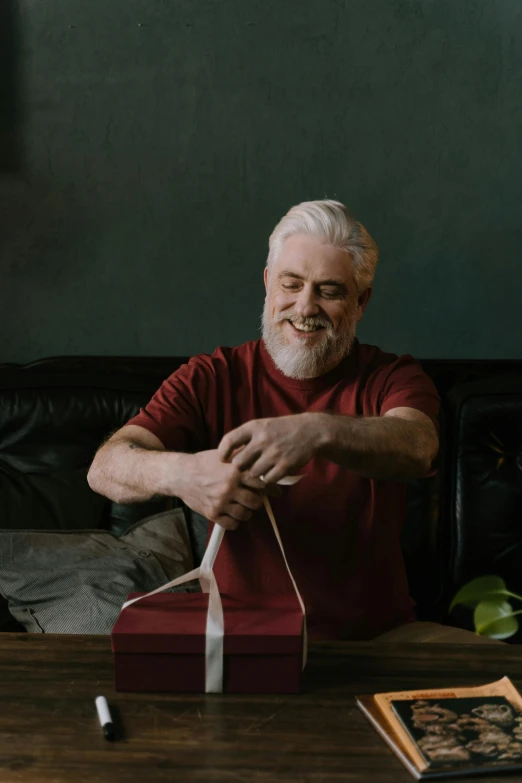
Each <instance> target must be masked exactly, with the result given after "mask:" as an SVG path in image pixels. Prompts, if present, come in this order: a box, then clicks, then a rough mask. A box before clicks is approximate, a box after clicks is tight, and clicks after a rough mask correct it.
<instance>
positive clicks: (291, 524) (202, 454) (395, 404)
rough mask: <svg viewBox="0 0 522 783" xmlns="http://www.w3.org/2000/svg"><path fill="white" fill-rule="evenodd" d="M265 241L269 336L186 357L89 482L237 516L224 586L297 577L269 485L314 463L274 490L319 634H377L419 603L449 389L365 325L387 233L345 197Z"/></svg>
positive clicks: (409, 615) (215, 516) (107, 450)
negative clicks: (415, 490) (417, 506)
mask: <svg viewBox="0 0 522 783" xmlns="http://www.w3.org/2000/svg"><path fill="white" fill-rule="evenodd" d="M269 247H270V249H269V255H268V260H267V266H266V268H265V272H264V281H265V288H266V299H265V307H264V312H263V339H262V340H256V341H252V342H248V343H245V344H244V345H240V346H238V347H235V348H218V349H216V350H215V351H214V353H213V354H212V355H210V356H208V355H200V356H196V357H194V358H192V359H191V360H190V361H189V362H188V364H186V365H183V366H182V367H181V368H180V369H179V370H177V371H176V372H174V373H173V374H172V375H171V376H170V377H169V378H168V379H167V380H166V381H165V382H164V383H163V385H162V386H161V388H160V389H159V390H158V391H157V393H156V394H155V395H154V397H153V398H152V400H151V401H150V402H149V404H148V405H147V406H146V407H145V408H144V409H142V410H141V411H140V413H139V414H138V415H137V416H136V417H135V418H133V419H132V420H131V421H130V422H128V424H127V425H126V426H125V427H123V428H122V429H121V430H119V431H118V432H117V433H115V434H114V435H113V436H112V437H111V438H110V439H109V440H108V441H107V443H106V444H105V445H104V446H103V447H102V448H101V449H100V450H99V452H98V453H97V455H96V457H95V460H94V462H93V465H92V466H91V470H90V472H89V483H90V485H91V487H92V488H93V489H94V490H95V491H97V492H99V493H101V494H104V495H107V496H108V497H110V498H112V499H113V500H116V501H118V502H120V503H132V502H137V501H144V500H147V499H149V498H151V497H152V496H155V495H165V496H177V497H179V498H181V499H182V500H183V501H184V502H185V503H186V505H187V506H188V507H189V508H191V509H193V510H194V511H197V512H199V513H201V514H202V515H204V516H205V517H207V518H208V519H209V520H211V521H212V522H213V523H216V524H219V525H222V526H223V527H225V528H227V529H229V530H231V531H232V532H230V533H228V534H227V535H226V536H225V538H224V541H223V545H222V547H221V550H220V553H219V556H218V559H217V562H216V567H215V572H216V577H217V580H218V584H219V586H220V589H221V590H222V591H223V592H237V593H239V592H243V591H244V592H247V591H258V590H262V591H273V592H287V591H291V590H292V587H291V584H290V582H289V579H288V575H287V573H286V570H285V567H284V564H283V561H282V558H281V554H280V552H279V550H278V546H277V543H276V541H275V539H274V535H273V532H272V529H271V527H270V524H269V522H268V520H267V518H266V515H265V514H264V512H263V511H262V510H261V505H262V494H263V492H264V491H265V490H266V489H267V486H268V485H271V484H274V483H275V482H277V481H278V480H279V479H280V478H282V477H283V476H285V475H287V474H293V473H297V472H302V473H303V474H304V477H303V479H302V480H301V481H300V482H299V483H297V484H296V485H294V486H292V487H288V488H285V489H284V490H283V492H282V493H281V494H280V497H278V498H276V499H275V500H273V501H272V502H273V508H274V513H275V516H276V519H277V521H278V524H279V526H280V529H281V536H282V539H283V542H284V546H285V550H286V553H287V557H288V561H289V564H290V567H291V569H292V572H293V574H294V576H295V579H296V581H297V584H298V586H299V589H300V591H301V593H302V595H303V597H304V601H305V604H306V609H307V617H308V627H309V631H310V635H311V636H312V637H315V638H327V639H334V638H352V639H368V638H373V637H375V636H377V635H379V634H383V633H385V632H389V631H390V630H391V629H396V628H399V627H401V626H404V625H405V624H408V623H411V621H413V620H414V619H415V614H414V608H413V602H412V600H411V599H410V597H409V593H408V584H407V580H406V574H405V570H404V565H403V559H402V555H401V548H400V542H399V533H400V528H401V525H402V522H403V517H404V512H405V485H404V483H403V482H404V481H405V480H407V479H410V478H414V477H419V476H425V475H427V474H429V472H430V470H431V469H432V463H433V460H434V458H435V456H436V454H437V451H438V436H437V428H438V423H437V416H438V409H439V399H438V395H437V392H436V389H435V387H434V385H433V383H432V382H431V380H430V379H429V378H428V377H427V376H426V375H425V374H424V372H423V371H422V369H421V367H420V365H419V364H418V362H416V361H415V360H414V359H413V358H412V357H411V356H409V355H406V356H401V357H397V356H396V355H394V354H391V353H384V352H383V351H381V350H380V349H379V348H377V347H376V346H373V345H363V344H360V343H359V341H358V340H357V339H356V337H355V333H356V327H357V323H358V322H359V321H360V320H361V318H362V316H363V313H364V310H365V308H366V306H367V304H368V302H369V300H370V295H371V291H372V288H371V286H372V281H373V277H374V273H375V267H376V264H377V260H378V249H377V246H376V244H375V242H374V241H373V240H372V238H371V237H370V235H369V234H368V232H367V231H366V229H365V228H364V227H363V226H362V225H361V224H360V223H358V222H356V221H355V220H354V219H353V218H352V216H351V215H350V214H349V212H348V211H347V209H346V208H345V207H344V206H343V205H342V204H340V203H339V202H336V201H311V202H304V203H302V204H299V205H297V206H295V207H293V208H292V209H291V210H290V211H289V212H288V214H287V215H285V217H283V218H282V220H281V221H280V222H279V224H278V225H277V226H276V228H275V230H274V232H273V233H272V236H271V237H270V242H269ZM414 625H416V624H413V625H412V628H413V626H414ZM428 630H431V632H433V626H430V628H429V629H428ZM394 633H395V634H396V633H397V632H396V631H393V630H391V634H392V636H391V638H392V639H393V638H395V636H393V634H394ZM461 633H465V634H466V632H461ZM466 635H467V634H466ZM428 636H429V634H428ZM469 636H470V637H471V638H473V637H472V635H471V634H469ZM384 638H386V637H384ZM419 638H421V637H419Z"/></svg>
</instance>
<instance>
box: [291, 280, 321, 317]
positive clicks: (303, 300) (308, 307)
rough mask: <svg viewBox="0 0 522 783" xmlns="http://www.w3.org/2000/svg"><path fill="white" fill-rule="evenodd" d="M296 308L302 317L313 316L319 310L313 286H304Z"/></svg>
mask: <svg viewBox="0 0 522 783" xmlns="http://www.w3.org/2000/svg"><path fill="white" fill-rule="evenodd" d="M295 310H296V312H298V313H299V315H300V316H301V317H302V318H311V317H312V316H314V315H317V314H318V312H319V304H318V302H317V297H316V294H315V292H314V290H313V288H312V287H310V288H309V287H308V286H304V287H303V288H302V289H301V290H300V291H299V295H298V297H297V300H296V303H295Z"/></svg>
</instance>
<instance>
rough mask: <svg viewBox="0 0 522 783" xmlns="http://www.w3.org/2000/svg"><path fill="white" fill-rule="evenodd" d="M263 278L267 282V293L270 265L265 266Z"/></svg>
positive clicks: (266, 289)
mask: <svg viewBox="0 0 522 783" xmlns="http://www.w3.org/2000/svg"><path fill="white" fill-rule="evenodd" d="M263 280H264V283H265V293H268V267H267V266H265V271H264V272H263Z"/></svg>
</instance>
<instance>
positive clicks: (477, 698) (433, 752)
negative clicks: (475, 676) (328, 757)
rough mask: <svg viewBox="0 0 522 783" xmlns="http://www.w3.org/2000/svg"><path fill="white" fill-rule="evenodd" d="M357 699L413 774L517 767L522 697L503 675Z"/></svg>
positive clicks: (521, 765) (521, 757) (521, 749)
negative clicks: (470, 685)
mask: <svg viewBox="0 0 522 783" xmlns="http://www.w3.org/2000/svg"><path fill="white" fill-rule="evenodd" d="M357 704H358V707H359V709H361V710H362V712H363V713H364V714H365V715H366V717H367V718H368V720H369V721H370V722H371V723H372V725H373V726H374V728H375V729H377V731H378V732H379V734H380V735H381V736H382V738H383V739H384V740H386V742H387V743H388V745H389V746H390V747H391V748H392V750H393V751H394V752H395V753H396V755H397V756H398V757H399V758H400V759H401V761H402V762H403V764H404V765H405V766H406V767H407V768H408V770H409V771H410V772H411V774H412V775H413V776H414V777H416V778H417V779H419V778H440V777H450V776H456V775H469V774H481V773H482V774H486V773H487V774H492V773H493V772H496V771H498V772H504V771H507V770H514V769H522V698H521V696H520V694H519V693H518V691H517V690H516V688H515V687H514V686H513V684H512V683H511V681H510V680H509V679H508V678H507V677H504V678H502V679H501V680H498V681H497V682H494V683H489V684H488V685H484V686H479V687H475V688H454V689H447V690H442V689H433V690H427V691H424V692H422V691H400V692H396V693H378V694H373V695H366V696H359V697H358V698H357Z"/></svg>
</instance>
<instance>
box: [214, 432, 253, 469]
mask: <svg viewBox="0 0 522 783" xmlns="http://www.w3.org/2000/svg"><path fill="white" fill-rule="evenodd" d="M250 438H251V432H250V427H249V425H248V423H247V424H243V425H241V427H237V428H236V429H235V430H232V431H231V432H229V433H227V434H226V435H225V436H224V437H223V438H222V439H221V443H220V444H219V446H218V449H217V451H218V455H219V457H220V458H221V459H222V460H223V462H228V461H229V460H230V458H231V457H232V455H233V454H234V452H236V451H237V450H238V449H241V447H242V446H246V444H247V443H249V441H250ZM240 453H242V451H240ZM238 456H239V455H238V454H236V457H238ZM234 458H235V457H234Z"/></svg>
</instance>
